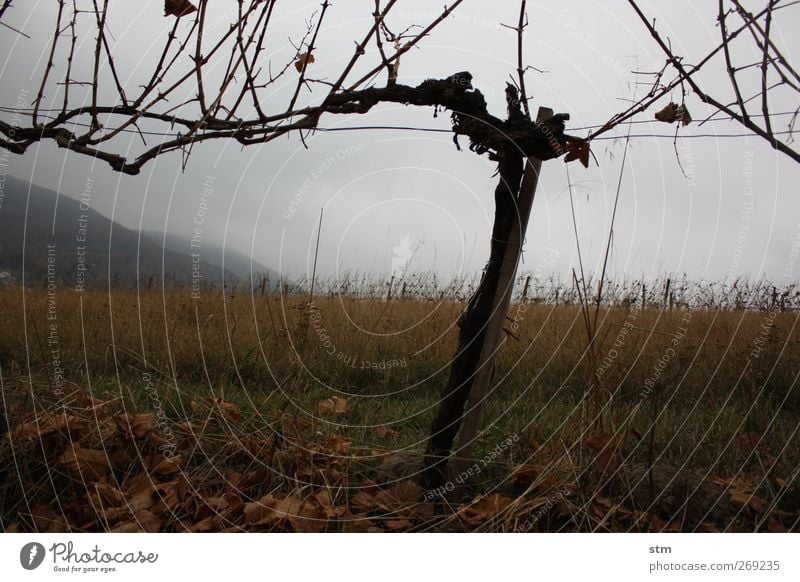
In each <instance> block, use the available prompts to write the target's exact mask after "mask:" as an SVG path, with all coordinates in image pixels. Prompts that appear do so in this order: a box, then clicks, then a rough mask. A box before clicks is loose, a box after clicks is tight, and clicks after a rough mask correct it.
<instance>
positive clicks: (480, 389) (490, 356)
mask: <svg viewBox="0 0 800 582" xmlns="http://www.w3.org/2000/svg"><path fill="white" fill-rule="evenodd" d="M552 116H553V110H552V109H549V108H547V107H540V108H539V111H538V112H537V117H536V120H537V121H539V122H542V121H544V120H545V119H548V118H549V117H552ZM541 169H542V160H540V159H537V158H527V159H526V162H525V174H524V175H523V178H522V184H521V185H520V188H519V198H518V199H517V212H516V214H515V215H514V222H513V223H512V226H511V232H510V233H509V240H508V245H507V246H506V252H505V255H504V257H503V263H502V265H501V267H500V280H499V281H498V285H497V290H496V292H495V298H494V302H493V305H492V314H491V316H490V319H489V323H488V325H487V328H486V335H485V336H484V339H483V347H482V348H481V355H480V360H479V362H478V371H477V373H476V375H475V380H474V381H473V383H472V389H471V390H470V394H469V401H468V403H467V408H466V410H465V411H464V421H463V424H462V427H461V433H460V434H459V437H458V446H457V447H456V449H455V453H454V461H455V462H454V463H453V472H455V473H456V474H457V473H458V472H460V471H461V470H462V469H463V468H464V466H465V465H468V464H471V460H470V459H471V457H472V449H473V446H474V444H475V439H476V438H477V436H478V434H479V432H480V427H481V422H482V421H483V415H484V412H485V411H486V399H487V396H488V393H489V384H490V383H491V381H492V376H493V375H494V361H495V357H496V355H497V353H498V352H499V351H500V346H501V345H502V344H503V327H504V325H505V322H506V316H507V315H508V308H509V305H510V303H511V295H512V293H513V291H514V281H515V280H516V276H517V267H518V265H519V258H520V255H521V253H522V243H523V242H524V240H525V231H526V230H527V228H528V219H529V218H530V214H531V208H532V206H533V198H534V196H535V194H536V186H537V184H538V183H539V174H540V173H541Z"/></svg>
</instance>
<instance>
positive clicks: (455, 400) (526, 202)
mask: <svg viewBox="0 0 800 582" xmlns="http://www.w3.org/2000/svg"><path fill="white" fill-rule="evenodd" d="M512 89H513V88H512ZM506 93H507V100H508V101H509V117H512V116H514V115H522V113H521V112H520V111H519V101H517V100H515V99H514V97H515V92H514V91H513V90H509V89H507V91H506ZM552 117H553V115H552V110H550V109H547V108H539V113H538V117H537V121H538V122H540V123H541V122H544V121H545V120H547V119H550V118H552ZM497 160H498V173H499V177H500V178H499V182H498V185H497V188H496V189H495V216H494V224H493V227H492V242H491V248H490V252H489V260H488V262H487V264H486V268H485V270H484V273H483V276H482V277H481V281H480V284H479V285H478V288H477V289H476V291H475V293H474V294H473V295H472V297H471V298H470V301H469V304H468V306H467V309H466V310H465V311H464V313H463V314H462V316H461V319H460V321H459V328H460V330H459V336H458V348H457V349H456V353H455V355H454V357H453V363H452V365H451V366H450V376H449V378H448V381H447V385H446V386H445V387H444V390H443V392H442V399H441V401H440V403H439V408H438V410H437V412H436V415H435V416H434V419H433V423H432V424H431V436H430V439H429V440H428V446H427V449H426V451H425V457H424V466H423V471H422V473H421V475H420V481H421V484H422V486H423V487H424V488H425V489H427V490H428V491H438V490H439V489H441V487H442V486H443V485H445V482H446V480H447V473H448V471H447V470H448V460H449V458H450V456H451V453H452V450H453V443H454V441H455V439H456V436H457V434H458V431H459V428H461V426H462V424H463V421H464V414H465V410H467V411H468V413H467V416H468V417H469V421H468V425H469V428H467V429H466V430H465V431H464V433H463V434H465V435H469V434H470V433H472V438H469V437H467V438H466V440H462V442H464V443H471V442H472V441H473V440H474V433H476V432H477V428H478V427H479V426H480V421H481V416H482V414H483V410H484V408H485V404H484V402H485V396H486V392H487V386H488V384H489V381H490V380H491V375H492V374H491V372H492V370H493V367H494V354H495V353H496V351H497V346H498V343H499V341H500V337H501V332H502V328H503V322H504V321H505V317H506V314H507V313H508V305H509V297H510V294H511V290H512V288H513V283H514V277H515V274H516V267H517V261H518V260H519V254H520V249H521V242H522V240H523V237H524V233H525V227H526V226H527V223H528V216H529V214H530V209H531V204H532V202H533V192H534V190H535V188H536V182H537V180H538V176H539V170H540V168H541V161H539V160H535V159H533V158H525V157H524V156H523V154H522V153H521V152H520V151H519V150H518V149H517V148H515V147H514V146H513V144H512V145H511V147H508V148H505V149H503V150H501V151H498V152H497ZM476 384H477V386H479V387H478V388H477V392H473V386H474V385H476ZM480 386H482V387H480ZM471 394H473V396H472V397H471V396H470V395H471ZM468 401H470V402H472V403H474V405H470V406H466V407H465V405H466V404H467V402H468ZM456 456H463V452H460V451H457V455H456Z"/></svg>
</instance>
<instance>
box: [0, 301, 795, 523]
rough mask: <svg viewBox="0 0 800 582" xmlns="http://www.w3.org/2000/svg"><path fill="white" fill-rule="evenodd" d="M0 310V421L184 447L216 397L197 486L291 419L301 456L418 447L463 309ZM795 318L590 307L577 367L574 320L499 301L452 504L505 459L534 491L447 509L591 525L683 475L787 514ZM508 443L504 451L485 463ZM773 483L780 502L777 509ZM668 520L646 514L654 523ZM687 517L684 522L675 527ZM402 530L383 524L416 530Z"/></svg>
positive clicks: (330, 304) (21, 304) (296, 305)
mask: <svg viewBox="0 0 800 582" xmlns="http://www.w3.org/2000/svg"><path fill="white" fill-rule="evenodd" d="M0 305H2V306H3V307H2V309H0V326H2V330H3V331H2V332H1V333H0V363H1V365H2V376H3V397H4V400H5V403H6V409H7V414H8V416H9V425H10V426H12V427H13V426H16V425H19V424H20V423H22V422H24V421H26V420H30V419H31V418H33V417H34V416H35V415H36V414H41V413H42V412H43V411H48V410H50V411H59V410H61V411H63V410H64V407H65V406H66V407H67V408H68V409H70V410H72V408H73V407H75V406H76V402H77V400H76V399H79V398H85V397H86V394H89V393H90V394H91V395H92V396H93V397H95V398H98V399H100V400H102V401H103V402H106V403H110V404H109V406H113V407H118V408H119V411H133V412H138V413H149V414H154V415H155V418H156V420H157V421H158V420H159V418H160V419H162V420H163V423H162V424H163V426H161V425H160V426H161V429H162V432H163V429H164V428H165V427H166V426H167V425H169V426H171V427H173V429H172V430H173V431H174V433H175V434H178V433H179V432H180V431H183V432H180V434H184V433H185V427H183V428H180V427H182V426H183V423H186V422H189V419H190V418H193V415H194V416H196V415H197V414H198V412H197V411H198V409H208V407H209V403H210V406H211V408H214V406H219V405H218V404H214V403H229V404H230V405H231V406H233V407H235V408H236V410H237V411H240V416H239V417H237V419H236V421H230V422H226V423H225V424H224V426H223V427H222V428H220V429H219V430H218V431H217V432H216V433H215V435H216V436H215V437H214V439H216V441H214V442H217V441H219V443H223V444H218V446H221V447H222V450H223V452H221V453H219V454H220V455H221V456H216V457H214V458H213V459H212V458H210V457H209V458H204V457H202V456H201V457H197V456H195V457H193V458H194V463H195V464H194V466H193V467H194V469H193V470H194V471H195V472H194V473H193V474H194V475H195V476H196V477H197V478H198V479H212V480H213V479H217V480H219V479H220V476H219V475H216V476H215V475H214V473H215V470H214V467H215V465H224V466H225V467H226V470H233V469H232V468H231V467H232V465H231V463H233V462H234V461H233V460H235V459H237V458H238V457H237V454H238V453H236V451H232V450H230V443H229V442H228V440H229V439H228V440H226V438H227V437H230V436H231V435H238V436H237V437H236V439H235V440H236V441H237V442H238V441H240V440H241V437H242V436H243V435H254V434H259V435H262V436H263V435H265V434H266V433H268V432H269V431H268V430H267V429H268V427H272V426H274V423H280V422H284V420H282V419H285V418H287V415H288V417H291V418H296V419H299V420H300V421H304V422H306V423H307V424H305V425H303V426H304V427H305V429H307V431H308V435H307V438H308V439H310V440H309V442H311V441H314V440H315V439H317V440H318V438H329V437H332V436H333V435H335V436H336V438H340V437H341V438H347V439H352V447H353V450H362V451H375V450H378V451H400V450H407V451H419V450H422V449H424V446H425V439H426V436H427V430H428V427H429V424H430V421H431V418H432V414H433V411H434V410H435V406H436V403H437V400H438V394H439V391H440V390H441V388H442V386H443V385H444V383H445V382H446V379H447V373H448V371H449V361H450V358H451V356H452V352H453V350H454V348H455V344H456V335H457V323H456V322H457V318H458V315H459V313H460V311H461V310H462V308H463V304H461V303H458V302H454V301H448V300H444V301H440V302H434V301H391V302H385V301H379V300H365V299H360V300H357V299H350V298H340V297H332V296H326V297H324V298H317V299H315V301H314V303H313V304H312V305H309V304H308V303H307V301H306V298H305V297H298V296H283V295H279V294H268V293H267V294H262V293H257V294H255V295H250V294H244V293H241V294H235V295H233V296H228V297H226V298H225V299H224V300H223V298H222V296H221V295H203V296H202V298H201V299H197V300H193V299H192V298H191V297H190V293H189V292H188V291H182V290H174V291H165V292H163V293H161V292H147V293H143V294H137V293H136V292H133V291H126V290H117V291H113V292H112V293H107V292H102V291H87V292H84V293H75V292H72V291H61V290H59V291H58V292H57V293H56V295H55V303H54V304H53V302H52V297H51V298H48V296H47V294H46V292H45V291H41V290H33V291H26V292H24V294H23V291H22V290H21V289H20V288H19V287H16V288H6V289H1V290H0ZM53 305H54V306H53ZM48 314H50V315H51V316H52V315H54V316H55V318H54V319H53V318H51V319H48ZM796 321H797V314H796V313H791V312H787V313H770V312H768V311H754V312H748V311H699V310H698V311H685V310H677V309H676V310H669V309H667V310H659V309H646V310H644V311H637V310H636V308H635V306H634V307H629V308H606V309H603V310H601V313H600V327H599V332H598V336H597V337H598V339H597V340H596V349H595V353H594V356H593V358H589V357H587V335H586V329H585V327H584V324H583V319H582V316H581V313H580V309H579V307H577V306H574V305H560V306H557V307H554V306H551V305H545V304H535V303H525V304H515V305H513V306H512V308H511V311H510V314H509V321H508V324H507V330H508V331H510V332H511V333H510V334H509V335H508V336H507V337H506V342H505V344H504V346H503V348H502V351H501V354H500V357H499V360H498V363H497V369H496V372H495V376H494V383H495V385H494V387H493V388H492V395H491V400H490V403H489V406H488V409H487V412H486V417H485V418H486V420H485V425H486V430H485V431H484V432H483V434H482V435H481V436H480V438H479V442H478V446H477V447H476V449H475V453H474V454H475V455H476V458H475V459H472V460H471V461H472V462H475V463H482V464H483V465H484V466H487V467H488V466H491V467H493V469H492V470H488V469H486V470H483V471H480V475H477V476H476V477H475V478H473V477H472V476H470V479H468V481H469V488H468V491H469V492H470V493H476V492H478V493H479V492H484V493H491V492H492V491H495V489H494V488H495V487H501V488H502V487H506V486H507V485H508V484H509V483H510V481H509V480H508V476H509V473H510V470H511V468H512V467H514V466H517V465H525V466H531V467H536V469H535V470H531V471H532V472H529V473H530V474H528V473H525V475H527V477H529V478H528V479H527V481H526V479H525V478H523V479H522V481H520V478H519V477H517V485H519V484H520V483H523V484H524V487H523V488H522V491H525V490H526V489H525V487H527V488H528V489H527V491H529V492H530V491H533V490H534V489H536V488H539V489H541V488H542V486H543V485H542V484H543V483H544V484H546V485H547V487H544V489H541V490H539V491H538V493H537V496H535V497H533V498H531V497H530V495H527V496H525V495H523V497H521V498H519V499H517V500H516V501H514V502H513V503H508V504H506V505H508V507H506V506H505V505H504V508H503V511H502V512H500V511H499V510H498V511H496V512H495V513H493V514H492V516H493V517H492V519H488V520H486V519H485V520H483V521H481V519H480V516H483V517H486V515H489V513H492V512H491V511H489V510H488V509H487V508H485V507H483V506H481V505H480V504H478V506H476V507H472V506H466V507H469V508H471V509H468V513H469V512H473V513H474V512H477V515H478V518H476V517H474V516H472V514H471V513H470V515H471V516H472V517H468V518H463V515H462V519H461V521H460V523H461V524H462V526H464V524H465V523H466V524H468V525H467V526H464V527H468V528H472V529H479V528H480V527H484V528H490V529H491V528H495V529H497V528H500V529H504V530H513V529H522V530H530V529H542V528H544V529H553V528H554V527H555V526H554V525H553V524H554V523H556V522H558V523H560V524H561V525H559V526H558V527H562V528H566V529H573V530H574V529H580V530H592V529H603V528H607V525H603V524H604V523H605V522H604V519H603V518H599V517H598V516H597V515H596V514H597V503H598V501H597V499H598V496H600V497H599V498H600V499H606V500H607V499H609V498H611V497H612V496H614V495H616V497H619V496H620V495H623V494H624V495H627V497H628V499H629V503H628V506H630V505H631V504H633V505H634V506H638V505H641V504H642V503H646V502H645V501H643V499H645V498H648V497H649V498H652V497H653V496H655V497H656V500H657V499H658V497H659V495H658V494H659V493H662V494H663V495H662V497H667V493H666V491H667V490H668V489H669V487H670V482H671V481H673V480H672V479H668V478H666V477H665V476H664V475H667V474H670V472H672V473H673V474H674V473H675V472H678V473H685V472H687V471H689V472H692V473H693V474H695V475H699V477H697V478H698V479H701V480H702V481H704V482H709V481H710V480H713V479H733V480H736V479H744V478H745V476H747V479H749V481H748V483H750V482H753V483H754V491H755V492H754V493H753V495H755V494H756V493H757V494H758V495H760V496H761V497H763V498H770V495H771V498H772V499H774V500H775V504H774V505H775V508H778V507H780V508H782V509H781V511H790V510H792V509H793V507H787V506H786V504H787V503H789V504H790V505H791V504H792V503H793V504H796V503H797V497H800V496H798V495H797V486H796V482H795V478H796V468H797V466H798V461H800V459H799V458H798V453H797V450H798V435H797V429H798V418H800V391H799V389H798V387H797V378H796V375H797V371H798V370H800V332H799V331H798V328H797V326H796ZM53 325H54V326H55V328H53V327H51V326H53ZM54 350H57V354H55V353H54ZM54 356H57V357H58V358H59V361H58V367H59V368H60V369H61V370H57V369H56V366H55V362H54V361H53V358H54ZM659 361H661V364H659ZM59 374H63V381H62V379H61V377H60V376H59ZM81 395H83V396H81ZM326 402H327V404H326ZM337 403H338V404H339V406H337ZM598 412H599V413H600V414H599V418H598V417H597V416H596V414H597V413H598ZM237 414H239V413H237ZM164 423H166V424H164ZM226 435H227V436H226ZM320 435H322V436H320ZM184 436H185V435H184ZM510 436H513V437H514V439H513V444H512V445H509V446H507V447H502V448H501V450H500V451H499V452H496V453H493V452H492V451H497V450H498V449H497V447H498V446H499V445H498V443H501V442H503V441H504V439H508V438H509V437H510ZM204 437H205V438H209V435H208V434H206V435H204ZM265 438H266V437H265ZM592 439H594V440H592ZM598 439H599V440H598ZM212 440H213V439H212ZM326 442H327V441H326ZM598 443H599V444H598ZM226 447H228V448H227V449H226ZM212 448H214V447H212ZM206 450H207V448H204V451H206ZM348 450H350V449H349V447H348ZM487 459H489V461H490V462H486V460H487ZM240 461H241V459H240ZM354 463H355V466H356V468H357V470H354V472H353V474H352V475H350V476H349V477H348V479H352V480H354V481H355V482H362V481H364V480H367V481H365V482H368V480H369V479H372V478H374V474H373V473H372V471H374V470H375V468H376V463H374V462H372V461H364V462H357V461H356V460H354ZM648 467H649V468H650V470H649V472H648V470H647V468H648ZM653 467H657V468H658V472H657V471H656V470H655V469H653ZM642 468H644V469H642ZM282 470H283V469H282ZM240 471H241V472H244V469H240ZM287 471H288V469H287ZM637 472H638V473H637ZM523 473H524V471H523ZM656 473H658V474H656ZM288 474H289V473H286V475H288ZM636 475H638V477H636V478H635V479H634V477H632V476H636ZM654 475H655V476H654ZM757 475H761V476H763V478H762V479H755V477H754V476H757ZM623 477H624V478H623ZM548 479H549V481H548ZM754 479H755V481H754ZM776 479H779V480H780V481H778V482H780V483H782V485H781V487H783V488H785V489H786V491H790V493H786V494H781V495H777V494H776V490H775V487H776V485H775V484H774V483H775V482H776V481H775V480H776ZM621 480H622V481H624V482H625V483H626V485H625V486H621V484H620V483H621ZM632 481H635V482H632ZM291 482H295V481H292V480H291V479H289V478H288V477H287V480H286V483H287V484H290V483H291ZM659 483H662V485H659ZM273 484H274V483H273ZM287 486H288V485H287ZM792 487H794V489H792ZM751 488H752V487H751ZM779 489H780V487H779ZM290 490H292V491H295V490H296V489H295V487H294V486H292V487H290ZM559 491H561V492H562V494H561V495H560V496H559V495H558V492H559ZM567 491H568V492H569V495H567V494H566V493H564V492H567ZM601 494H602V495H601ZM624 495H623V496H624ZM670 495H672V494H671V493H670ZM567 497H569V501H567V500H566V498H567ZM672 497H674V495H672ZM484 499H489V498H484ZM509 499H510V498H509ZM656 500H652V499H651V502H654V501H656ZM787 500H788V501H787ZM494 501H497V500H494ZM556 501H557V503H556ZM486 503H488V501H486ZM505 503H506V502H505V501H503V504H505ZM604 503H605V502H604ZM567 505H568V506H569V508H570V511H571V512H572V513H571V514H570V515H571V517H570V518H569V519H568V520H567V521H564V519H563V518H559V519H560V521H558V520H556V522H553V521H552V520H554V519H555V518H556V515H557V512H553V513H552V514H551V515H550V517H549V518H548V519H549V520H551V521H546V522H545V521H542V519H543V514H542V507H546V508H547V509H548V511H549V509H550V507H552V506H560V507H561V509H562V510H564V508H565V507H566V506H567ZM712 505H713V504H712ZM612 506H613V507H616V505H614V504H612ZM6 507H8V502H7V503H6ZM495 509H496V508H495ZM634 509H636V510H637V511H640V510H641V507H634ZM662 509H663V508H662ZM776 510H777V509H776ZM487 511H488V513H487ZM564 511H566V510H564ZM615 511H622V510H621V509H615ZM625 511H629V510H628V509H626V510H625ZM630 511H633V510H630ZM669 511H672V509H669V508H668V509H664V510H663V511H661V514H662V517H661V518H658V519H661V520H662V521H663V523H665V524H666V523H667V520H666V518H665V516H664V514H665V513H668V512H669ZM676 511H677V509H676ZM683 511H684V513H685V512H686V510H685V508H684V510H683ZM698 511H699V510H698ZM500 513H502V518H500V517H497V516H495V514H497V515H499V514H500ZM562 513H563V511H562ZM568 513H569V512H568ZM607 513H608V511H607ZM629 513H630V512H629ZM740 513H741V512H740ZM656 514H657V512H656V511H655V510H654V511H651V512H650V513H648V514H647V516H646V517H647V519H648V520H650V521H648V522H647V525H646V527H644V529H645V530H647V529H648V528H649V529H654V528H656V525H658V524H659V523H662V522H655V521H653V519H655V518H654V517H653V516H655V515H656ZM532 515H538V516H539V517H537V518H536V519H534V520H532V518H531V516H532ZM615 515H616V514H615ZM640 517H641V516H640V515H639V516H638V517H637V515H635V514H634V513H630V514H629V515H628V514H626V515H624V516H622V517H620V516H619V515H616V517H615V519H618V521H619V520H620V519H622V520H623V521H624V520H628V522H630V523H638V521H637V520H639V518H640ZM738 517H741V516H738ZM404 519H405V518H404ZM772 519H773V517H770V520H772ZM470 520H472V521H470ZM4 521H6V522H7V520H4ZM412 521H413V520H412ZM702 521H704V520H700V521H698V522H697V523H693V524H692V527H693V528H696V527H699V523H700V522H702ZM705 521H708V520H705ZM473 522H474V523H473ZM479 522H480V523H484V525H482V526H479V525H478V523H479ZM628 522H625V523H628ZM409 523H410V522H409ZM415 523H416V522H415ZM486 523H491V525H485V524H486ZM619 523H622V521H620V522H619ZM630 523H629V525H627V526H624V527H623V526H618V527H616V528H611V529H624V528H630V527H633V526H632V525H630ZM654 523H655V524H656V525H653V524H654ZM686 523H688V522H686V521H685V516H684V522H683V527H682V528H683V529H687V528H688V526H686ZM766 523H767V522H766V521H764V522H763V523H762V526H763V527H766V526H765V525H764V524H766ZM770 523H772V522H770ZM403 524H405V522H401V523H399V524H397V523H396V524H394V526H395V527H396V528H397V529H412V528H411V526H409V527H408V528H406V527H404V526H403ZM534 524H538V525H535V526H534ZM564 524H568V525H564ZM751 525H752V524H751ZM473 526H474V527H473ZM523 526H525V527H523ZM387 527H388V526H387ZM415 527H416V526H415ZM637 527H639V528H640V529H641V524H640V525H639V526H637ZM665 527H666V526H665ZM671 527H675V526H674V524H673V526H671ZM784 527H785V526H784ZM609 528H610V526H609ZM290 529H291V528H290ZM334 529H335V528H334ZM390 529H391V528H390ZM745 529H747V527H745Z"/></svg>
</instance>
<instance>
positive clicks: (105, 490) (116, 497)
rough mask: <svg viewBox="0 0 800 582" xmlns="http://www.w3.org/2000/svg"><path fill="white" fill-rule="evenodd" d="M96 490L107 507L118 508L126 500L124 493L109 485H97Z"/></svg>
mask: <svg viewBox="0 0 800 582" xmlns="http://www.w3.org/2000/svg"><path fill="white" fill-rule="evenodd" d="M94 490H95V493H96V494H97V497H98V498H99V499H100V501H101V502H102V505H104V506H106V507H116V506H118V505H121V504H122V502H123V500H124V497H123V495H122V491H120V490H119V489H117V488H116V487H112V486H111V485H109V484H108V483H95V486H94Z"/></svg>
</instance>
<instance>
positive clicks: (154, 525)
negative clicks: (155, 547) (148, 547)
mask: <svg viewBox="0 0 800 582" xmlns="http://www.w3.org/2000/svg"><path fill="white" fill-rule="evenodd" d="M135 517H136V521H137V522H138V523H139V527H140V528H141V529H142V530H143V531H145V532H147V533H158V532H160V531H161V518H160V517H158V516H156V515H155V514H153V512H151V511H148V510H146V509H142V510H140V511H137V512H136V515H135Z"/></svg>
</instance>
